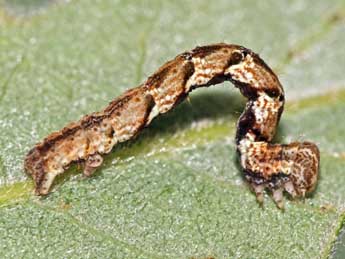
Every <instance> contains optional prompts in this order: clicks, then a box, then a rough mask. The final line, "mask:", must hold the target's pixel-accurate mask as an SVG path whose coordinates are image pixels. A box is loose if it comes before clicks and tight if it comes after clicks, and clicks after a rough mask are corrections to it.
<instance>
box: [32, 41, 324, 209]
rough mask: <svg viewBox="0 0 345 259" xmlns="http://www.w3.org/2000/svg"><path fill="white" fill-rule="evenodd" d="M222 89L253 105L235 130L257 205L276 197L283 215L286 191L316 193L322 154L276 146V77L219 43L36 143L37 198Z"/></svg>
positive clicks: (279, 107)
mask: <svg viewBox="0 0 345 259" xmlns="http://www.w3.org/2000/svg"><path fill="white" fill-rule="evenodd" d="M223 81H231V82H232V83H233V84H234V85H235V87H237V88H239V90H240V91H241V93H242V94H243V95H244V96H245V97H246V98H247V99H248V102H247V104H246V107H245V110H244V112H243V113H242V115H241V117H240V119H239V121H238V124H237V133H236V144H237V150H238V152H239V155H240V160H241V166H242V167H243V172H244V174H245V177H246V179H247V180H248V182H249V184H250V186H251V187H252V188H253V190H254V192H255V193H256V195H257V199H258V201H259V202H262V201H263V190H264V189H265V188H268V189H270V190H272V193H273V199H274V201H275V202H276V203H277V205H278V207H280V208H281V207H282V206H283V203H282V192H283V191H284V190H285V191H287V192H288V193H290V194H291V195H292V197H296V196H304V195H305V194H306V193H307V192H310V191H312V190H313V189H314V188H315V186H316V183H317V178H318V170H319V160H320V157H319V151H318V148H317V146H316V145H315V144H313V143H309V142H303V143H300V142H294V143H291V144H283V145H281V144H271V141H272V138H273V136H274V134H275V131H276V128H277V125H278V123H279V119H280V116H281V114H282V112H283V108H284V101H285V99H284V90H283V87H282V86H281V84H280V82H279V80H278V78H277V76H276V75H275V74H274V73H273V71H272V70H271V69H270V68H269V67H268V66H267V65H266V64H265V62H264V61H263V60H262V59H261V58H260V57H259V56H258V55H257V54H255V53H254V52H252V51H251V50H249V49H246V48H244V47H241V46H238V45H230V44H224V43H220V44H214V45H209V46H203V47H197V48H195V49H193V50H191V51H189V52H185V53H182V54H180V55H178V56H177V57H175V58H174V59H173V60H171V61H168V62H167V63H165V64H164V65H163V66H162V67H160V68H159V69H158V70H157V71H156V72H155V73H154V74H153V75H152V76H150V77H149V78H148V79H147V80H146V81H145V82H144V83H143V84H142V85H140V86H138V87H136V88H133V89H130V90H128V91H127V92H125V93H124V94H123V95H121V96H120V97H118V98H117V99H115V100H114V101H112V102H111V103H110V104H109V105H108V106H107V107H106V108H105V109H104V110H103V111H101V112H97V113H93V114H91V115H87V116H85V117H83V118H82V119H81V120H80V121H77V122H74V123H71V124H69V125H67V126H66V127H65V128H63V129H62V130H60V131H58V132H54V133H52V134H50V135H49V136H48V137H47V138H45V139H44V140H43V141H42V142H40V143H38V144H37V145H36V146H35V147H34V148H33V149H32V150H31V151H30V152H29V153H28V155H27V156H26V158H25V170H26V171H27V172H28V173H29V174H30V175H31V176H32V177H33V179H34V181H35V187H36V194H38V195H44V194H47V193H48V192H49V189H50V187H51V185H52V183H53V180H54V178H55V176H57V175H58V174H61V173H63V172H64V171H65V170H66V169H67V168H68V167H69V166H70V165H71V163H73V162H81V163H83V164H84V175H86V176H90V175H91V174H92V173H93V172H94V171H95V169H96V168H97V167H99V166H100V165H101V164H102V161H103V159H102V155H103V154H107V153H109V152H110V151H111V150H112V148H113V146H114V145H116V144H117V143H118V142H123V141H126V140H129V139H131V138H133V137H134V136H135V135H137V134H138V133H139V131H140V130H141V129H142V128H144V127H146V126H147V125H148V124H149V123H150V122H151V121H152V119H153V118H155V117H156V116H158V115H159V114H161V113H166V112H168V111H169V110H171V109H172V108H174V107H175V106H176V105H177V104H178V103H180V102H181V101H183V100H184V99H185V97H186V96H187V95H188V93H189V92H190V91H192V90H193V89H195V88H198V87H204V86H210V85H214V84H218V83H221V82H223Z"/></svg>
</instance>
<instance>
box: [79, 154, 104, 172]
mask: <svg viewBox="0 0 345 259" xmlns="http://www.w3.org/2000/svg"><path fill="white" fill-rule="evenodd" d="M102 163H103V157H102V156H101V155H100V154H97V153H96V154H93V155H91V156H89V157H88V158H87V159H86V161H85V167H84V171H83V175H84V176H86V177H89V176H91V175H92V174H93V173H94V172H95V171H96V169H97V168H98V167H100V166H101V164H102Z"/></svg>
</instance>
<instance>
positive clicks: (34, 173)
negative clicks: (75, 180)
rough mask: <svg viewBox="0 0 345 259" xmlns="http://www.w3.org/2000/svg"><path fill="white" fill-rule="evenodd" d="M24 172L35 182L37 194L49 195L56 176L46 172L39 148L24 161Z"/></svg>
mask: <svg viewBox="0 0 345 259" xmlns="http://www.w3.org/2000/svg"><path fill="white" fill-rule="evenodd" d="M24 170H25V172H26V173H27V174H28V175H30V176H31V177H32V179H33V180H34V184H35V194H36V195H38V196H41V195H47V194H48V192H49V189H50V187H51V185H52V183H53V180H54V178H55V176H56V174H53V173H46V172H45V171H44V165H43V160H42V157H41V155H40V153H39V151H38V150H37V148H33V149H31V150H30V151H29V153H28V154H27V156H26V158H25V160H24Z"/></svg>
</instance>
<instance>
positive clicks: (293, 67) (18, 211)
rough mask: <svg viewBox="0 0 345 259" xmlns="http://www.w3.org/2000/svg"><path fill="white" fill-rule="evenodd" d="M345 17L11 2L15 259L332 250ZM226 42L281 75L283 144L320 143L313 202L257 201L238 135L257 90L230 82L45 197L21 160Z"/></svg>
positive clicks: (6, 66)
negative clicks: (169, 66) (241, 162)
mask: <svg viewBox="0 0 345 259" xmlns="http://www.w3.org/2000/svg"><path fill="white" fill-rule="evenodd" d="M344 21H345V3H344V2H343V1H342V0H338V1H322V0H318V1H312V2H311V1H300V0H298V1H297V0H296V1H285V2H282V1H279V2H278V1H274V0H270V1H260V2H258V1H254V0H245V1H229V0H221V1H217V2H210V1H204V0H201V1H182V0H181V1H158V0H157V1H155V0H150V1H134V0H130V1H111V0H97V1H95V0H92V1H91V0H85V1H84V0H83V1H65V2H62V1H61V2H60V1H48V0H46V1H45V0H31V1H20V0H16V1H9V0H7V1H1V0H0V66H1V69H0V132H1V135H0V233H1V242H0V257H1V258H10V257H16V258H18V257H19V258H21V257H25V258H207V257H214V258H327V257H328V256H329V255H330V254H331V250H332V246H333V243H334V242H335V240H336V238H337V236H338V235H339V232H340V228H341V226H342V224H343V220H344V215H345V214H344V202H343V201H344V199H345V187H344V186H345V177H343V176H344V168H345V133H344V132H345V130H344V129H345V121H344V114H343V111H344V109H345V90H344V88H345V82H344V76H343V68H344V67H345V59H344V58H343V57H344V54H345V53H344V51H345V50H344V48H343V42H344V40H345V31H344V28H345V26H344V25H345V24H344V23H345V22H344ZM221 41H225V42H228V43H237V44H241V45H244V46H246V47H249V48H251V49H253V50H254V51H256V52H258V53H260V55H261V56H262V57H263V58H264V59H265V60H266V61H267V63H268V64H269V65H270V66H272V68H273V69H274V70H275V71H277V73H278V75H279V77H280V78H281V81H282V83H283V85H284V86H285V92H286V95H287V106H286V109H285V112H284V113H283V117H282V121H281V124H280V126H279V131H278V136H277V140H278V141H279V142H284V143H288V142H291V141H295V140H300V141H301V140H310V141H312V142H316V143H318V145H319V147H320V150H321V176H320V180H319V184H318V187H317V190H316V192H315V193H314V194H313V195H312V196H311V197H308V198H307V199H306V200H305V201H289V200H287V201H286V210H285V212H282V211H280V210H278V209H277V208H276V207H275V205H274V204H273V202H272V201H271V199H270V198H269V197H268V196H267V197H266V199H265V206H264V208H261V207H259V206H258V204H257V203H256V201H255V197H254V195H253V194H252V193H251V192H250V190H249V188H248V187H247V186H246V184H245V182H244V180H243V178H242V174H241V170H240V168H239V166H238V162H237V154H236V152H235V145H234V142H233V139H234V134H235V125H236V121H237V119H238V117H239V115H240V113H241V112H242V110H243V109H244V104H245V100H244V99H243V98H242V97H241V95H240V94H239V93H237V92H236V90H234V89H233V88H232V86H231V84H229V83H225V84H223V85H221V86H215V87H211V88H209V89H200V90H198V91H196V92H195V93H194V92H193V94H191V99H190V102H184V103H182V104H181V105H180V106H178V107H177V108H176V109H175V110H174V111H172V112H170V113H169V114H166V115H162V116H161V117H159V118H157V119H156V120H155V121H154V122H153V123H152V125H150V127H148V128H147V129H145V130H144V132H143V133H142V134H141V135H140V136H139V137H138V138H137V139H136V140H133V141H130V142H128V143H124V144H121V145H119V146H117V147H116V148H115V149H114V151H113V152H112V153H111V154H109V155H108V156H106V159H105V164H104V165H103V166H102V167H101V169H100V170H98V173H97V174H96V175H95V176H94V177H92V178H90V179H82V177H81V175H80V174H79V170H78V168H76V167H74V168H71V170H69V171H68V172H67V173H66V174H64V175H63V176H62V177H60V178H59V179H58V181H57V183H56V184H55V186H54V191H53V192H52V193H51V194H50V195H48V196H47V197H44V198H38V197H35V196H34V195H33V194H32V190H33V183H32V180H31V178H30V177H28V176H26V175H25V173H24V171H23V169H22V166H23V158H24V156H25V154H26V153H27V152H28V150H29V149H30V148H31V147H32V146H33V145H34V144H35V143H36V142H38V141H40V140H41V139H42V138H44V137H45V136H46V135H48V134H49V133H50V132H52V131H54V130H58V129H60V128H62V127H63V126H64V125H66V124H67V123H68V122H70V121H74V120H77V119H79V118H80V117H81V116H82V115H83V114H86V113H90V112H93V111H97V110H100V109H102V108H103V107H105V106H106V104H107V103H108V102H109V101H110V100H112V99H113V98H115V97H116V96H117V95H119V94H120V93H122V92H123V91H124V90H125V89H128V88H131V87H133V86H136V85H138V84H139V83H140V82H142V81H144V80H145V78H147V76H149V75H150V74H151V73H152V72H153V71H154V70H155V69H157V68H158V67H159V66H160V65H162V64H163V63H164V62H165V61H167V60H169V59H171V58H173V57H174V56H175V55H177V54H178V53H181V52H183V51H185V50H189V49H191V48H193V47H195V46H196V45H204V44H209V43H214V42H221ZM338 250H339V252H338V253H336V256H338V257H337V258H340V257H341V253H343V252H342V249H341V248H339V249H338Z"/></svg>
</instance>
